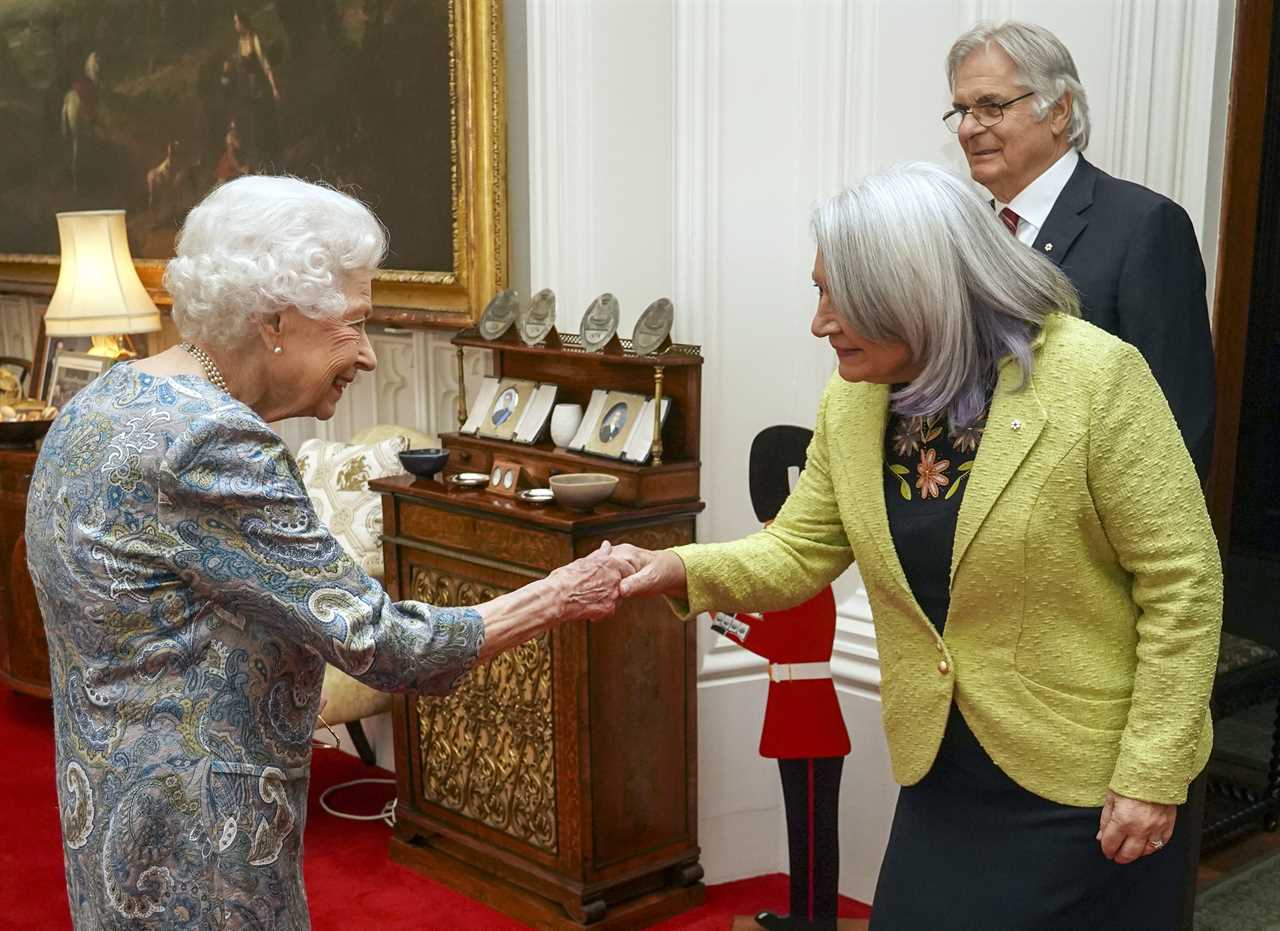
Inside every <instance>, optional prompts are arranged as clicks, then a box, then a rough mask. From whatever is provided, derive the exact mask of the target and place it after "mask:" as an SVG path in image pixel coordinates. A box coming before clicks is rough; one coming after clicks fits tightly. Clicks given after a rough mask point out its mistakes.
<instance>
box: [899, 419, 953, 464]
mask: <svg viewBox="0 0 1280 931" xmlns="http://www.w3.org/2000/svg"><path fill="white" fill-rule="evenodd" d="M941 435H942V428H941V427H940V426H938V417H937V415H934V416H932V417H918V416H917V417H899V418H898V422H897V425H896V426H895V428H894V434H893V448H894V451H895V452H897V454H898V455H899V456H911V455H914V454H915V453H916V451H917V450H919V449H920V447H922V446H925V445H927V444H929V443H932V442H933V441H934V440H936V439H937V438H938V437H939V436H941Z"/></svg>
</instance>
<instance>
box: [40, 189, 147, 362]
mask: <svg viewBox="0 0 1280 931" xmlns="http://www.w3.org/2000/svg"><path fill="white" fill-rule="evenodd" d="M58 239H59V240H60V241H61V243H62V265H61V267H60V268H59V270H58V285H57V287H56V288H54V291H53V298H52V299H51V300H50V301H49V307H48V309H47V310H46V311H45V315H44V331H45V334H46V335H47V336H92V337H93V348H92V349H90V350H89V353H90V354H91V355H95V356H106V357H108V358H113V359H118V358H121V357H127V356H132V355H134V354H135V353H134V352H133V351H132V350H131V349H129V348H127V347H125V346H121V344H120V340H119V337H121V336H128V335H129V334H133V333H154V332H155V331H156V330H159V329H160V311H158V310H156V305H155V303H154V302H153V301H152V300H151V296H150V295H149V294H147V289H146V288H144V287H143V286H142V282H141V281H139V280H138V273H137V271H136V270H135V269H134V267H133V258H132V257H131V256H130V255H129V239H128V235H127V233H126V231H125V225H124V211H123V210H77V211H71V212H66V213H59V214H58Z"/></svg>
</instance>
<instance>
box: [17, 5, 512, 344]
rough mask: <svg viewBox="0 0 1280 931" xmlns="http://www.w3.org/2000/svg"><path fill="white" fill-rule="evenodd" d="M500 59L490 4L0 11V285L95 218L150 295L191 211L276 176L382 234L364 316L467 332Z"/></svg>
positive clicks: (497, 179) (493, 269) (490, 278)
mask: <svg viewBox="0 0 1280 931" xmlns="http://www.w3.org/2000/svg"><path fill="white" fill-rule="evenodd" d="M504 45H505V43H504V28H503V2H502V0H396V2H373V0H326V2H323V3H319V2H316V0H257V2H254V3H248V4H241V5H239V9H238V11H237V5H236V4H225V3H195V2H190V0H92V2H87V0H23V2H21V3H0V97H4V96H5V94H4V93H3V91H4V90H5V89H6V88H7V89H8V90H9V91H10V92H11V93H9V94H8V97H9V98H10V99H7V100H3V101H0V104H7V108H6V109H5V110H4V112H5V118H6V122H5V131H6V139H5V145H4V146H0V279H9V280H15V281H22V282H33V283H41V284H52V283H53V282H54V281H56V279H57V271H58V269H57V263H58V258H57V257H58V254H59V246H58V233H57V225H56V223H55V220H54V214H55V213H56V212H58V211H62V210H84V209H96V208H101V207H104V206H109V207H121V208H124V209H126V210H127V211H128V226H129V246H130V250H131V251H132V253H133V256H134V258H135V259H136V260H137V264H138V270H139V274H140V276H141V277H142V281H143V283H144V284H145V285H147V286H148V287H149V288H153V289H159V288H160V284H161V275H162V274H163V270H164V263H165V261H167V259H168V258H169V256H170V255H171V254H172V251H173V243H174V235H175V233H176V231H177V229H178V226H179V224H180V223H181V221H182V218H183V217H184V216H185V215H186V213H187V211H188V210H189V209H190V208H191V206H192V205H193V204H195V203H196V202H198V201H199V200H200V199H201V198H202V197H203V196H204V195H205V194H207V193H208V192H209V191H210V190H212V189H213V188H215V187H216V186H217V185H219V184H222V183H224V182H226V181H229V180H231V179H234V178H236V177H239V176H240V175H243V174H248V173H272V174H285V173H287V174H293V175H297V176H298V177H302V178H305V179H308V180H318V181H324V182H326V183H328V184H330V185H332V186H334V187H336V188H338V189H339V190H343V191H348V192H350V193H352V194H354V195H355V196H357V197H359V198H360V199H362V200H364V201H365V202H366V203H368V204H369V206H370V207H372V208H373V210H374V212H375V213H376V214H377V215H378V216H379V218H380V219H381V220H382V221H383V223H385V224H386V226H387V229H388V230H389V232H390V249H391V251H390V254H389V256H388V258H387V261H386V262H385V263H384V264H385V270H384V271H382V272H380V273H379V274H378V277H377V279H376V280H375V282H374V292H373V298H374V304H375V305H376V307H377V312H376V317H377V318H378V319H380V320H382V321H383V322H387V323H397V324H400V325H406V324H407V325H410V326H412V325H428V324H431V325H450V326H463V325H469V324H471V323H472V322H473V321H475V320H476V319H477V318H478V317H479V314H480V311H481V310H482V309H483V307H484V306H485V303H486V302H487V301H488V300H489V298H490V297H492V296H493V294H494V293H495V292H497V291H499V290H501V289H502V288H503V287H504V286H505V281H506V274H507V249H506V238H507V231H506V223H507V221H506V203H507V197H506V128H505V127H506V97H505V87H504V73H503V72H504V60H505V47H504ZM158 299H159V300H160V301H161V302H166V301H167V296H166V295H164V294H163V293H160V294H159V295H158Z"/></svg>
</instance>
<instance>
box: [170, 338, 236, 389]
mask: <svg viewBox="0 0 1280 931" xmlns="http://www.w3.org/2000/svg"><path fill="white" fill-rule="evenodd" d="M180 346H181V348H182V349H185V350H186V351H187V352H189V353H191V355H192V356H194V357H195V360H196V361H197V362H199V363H200V367H201V368H202V369H204V377H205V378H207V379H209V381H210V383H212V385H213V387H215V388H217V389H219V390H221V391H226V390H227V380H226V379H225V378H223V377H222V373H221V372H219V371H218V367H217V366H216V365H214V364H213V360H212V359H210V358H209V354H208V353H206V352H205V351H204V350H203V349H201V348H200V347H199V346H197V345H195V344H194V343H181V344H180ZM228 393H230V392H228Z"/></svg>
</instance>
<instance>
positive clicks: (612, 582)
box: [546, 541, 687, 621]
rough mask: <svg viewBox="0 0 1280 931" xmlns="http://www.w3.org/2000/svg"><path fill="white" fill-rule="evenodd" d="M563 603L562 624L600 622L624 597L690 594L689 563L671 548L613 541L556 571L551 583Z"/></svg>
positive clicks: (548, 580)
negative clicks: (657, 547)
mask: <svg viewBox="0 0 1280 931" xmlns="http://www.w3.org/2000/svg"><path fill="white" fill-rule="evenodd" d="M546 581H547V583H548V584H549V585H551V586H553V588H554V591H555V592H556V594H557V595H558V597H559V600H560V604H561V611H560V619H561V620H562V621H578V620H587V621H598V620H600V619H601V618H605V617H608V616H609V615H611V614H613V612H614V610H615V609H616V608H617V606H618V602H620V601H622V600H623V599H624V598H635V597H643V596H645V595H670V596H672V597H676V598H682V597H684V596H685V595H686V594H687V591H686V579H685V572H684V563H683V562H681V560H680V557H679V556H677V555H676V554H675V553H672V552H671V551H670V550H646V549H641V548H640V547H638V546H632V545H631V544H630V543H623V544H620V545H618V546H612V545H610V544H609V542H608V541H606V542H604V543H602V544H600V548H599V549H598V550H596V551H595V552H594V553H592V554H591V555H590V556H584V557H582V558H581V559H576V560H574V561H573V562H571V563H569V564H568V565H565V566H561V567H560V568H559V569H556V570H555V571H553V572H552V573H551V574H550V575H549V576H547V579H546Z"/></svg>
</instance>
